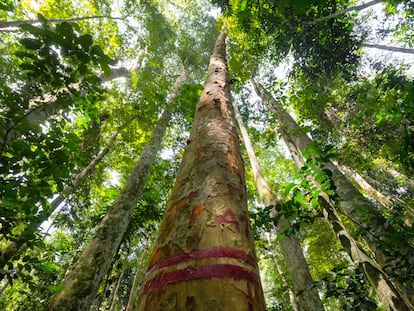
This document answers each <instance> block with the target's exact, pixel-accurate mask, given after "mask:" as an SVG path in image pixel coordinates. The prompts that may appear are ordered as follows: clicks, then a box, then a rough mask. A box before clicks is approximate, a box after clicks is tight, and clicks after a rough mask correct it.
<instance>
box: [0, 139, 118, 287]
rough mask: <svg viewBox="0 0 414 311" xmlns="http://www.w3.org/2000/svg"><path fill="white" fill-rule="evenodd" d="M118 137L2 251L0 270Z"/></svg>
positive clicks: (21, 248) (103, 155) (91, 169)
mask: <svg viewBox="0 0 414 311" xmlns="http://www.w3.org/2000/svg"><path fill="white" fill-rule="evenodd" d="M117 136H118V132H116V133H114V134H113V135H112V137H111V138H110V140H109V141H108V143H107V145H106V146H105V148H103V149H102V150H101V151H100V152H99V154H98V155H97V156H96V158H94V159H93V160H92V161H91V162H90V163H89V164H88V166H86V167H85V168H84V169H83V170H82V171H81V172H80V173H79V174H77V175H76V176H75V177H74V179H73V182H72V184H71V185H70V186H66V187H65V188H64V189H63V191H62V193H60V194H59V195H58V196H57V197H56V198H54V199H53V200H52V201H51V202H50V207H49V208H47V209H45V210H44V211H43V212H42V213H41V214H40V215H38V216H37V220H36V221H35V222H34V223H32V224H29V225H28V227H27V228H26V229H24V230H23V232H22V233H20V235H19V236H18V237H16V238H15V240H14V241H13V242H11V243H10V244H9V245H8V246H7V247H5V248H4V249H3V250H1V251H0V269H1V268H3V267H4V266H5V265H6V264H7V263H8V262H9V261H10V260H11V259H12V258H14V257H15V256H16V255H17V254H18V253H20V252H21V251H22V250H24V249H25V245H26V243H27V242H28V241H29V240H30V239H31V238H33V234H34V233H35V232H36V231H37V230H38V228H39V227H40V225H41V224H42V223H43V222H44V221H46V220H47V219H48V218H49V217H50V216H51V215H52V214H53V213H54V212H55V211H56V209H57V208H58V207H59V205H60V204H61V203H62V202H63V201H64V200H65V198H66V197H67V196H69V195H71V194H72V193H73V192H74V191H75V190H76V189H77V188H78V187H79V186H80V185H81V183H82V182H83V180H84V179H85V177H86V176H88V175H89V174H90V172H92V171H93V169H94V168H95V167H96V165H98V163H100V162H101V161H102V159H103V158H104V157H105V155H106V154H107V153H108V152H109V149H110V147H111V145H112V143H113V142H114V141H115V139H116V138H117ZM3 277H4V274H1V273H0V279H2V278H3Z"/></svg>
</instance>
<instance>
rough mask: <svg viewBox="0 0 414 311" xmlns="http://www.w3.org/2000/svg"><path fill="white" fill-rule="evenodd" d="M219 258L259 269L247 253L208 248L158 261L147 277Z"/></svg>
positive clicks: (150, 268)
mask: <svg viewBox="0 0 414 311" xmlns="http://www.w3.org/2000/svg"><path fill="white" fill-rule="evenodd" d="M219 257H229V258H235V259H238V260H241V261H243V262H245V263H247V264H249V265H251V266H253V267H257V265H256V260H255V259H254V258H253V257H252V256H250V255H248V254H246V253H245V252H243V251H241V250H239V249H234V248H226V247H213V248H206V249H197V250H193V251H189V252H185V253H181V254H179V255H176V256H172V257H169V258H166V259H162V260H159V261H157V262H156V263H155V264H154V265H152V266H151V267H149V268H148V271H147V275H148V274H150V273H151V272H153V271H155V270H158V269H161V268H164V267H168V266H172V265H176V264H179V263H182V262H186V261H190V260H200V259H205V258H219Z"/></svg>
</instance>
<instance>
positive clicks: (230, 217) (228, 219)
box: [216, 208, 240, 232]
mask: <svg viewBox="0 0 414 311" xmlns="http://www.w3.org/2000/svg"><path fill="white" fill-rule="evenodd" d="M216 223H217V224H218V225H220V224H230V225H234V226H235V227H236V230H237V232H240V224H239V222H238V220H237V218H236V215H234V213H233V211H232V210H231V209H229V208H228V209H226V211H225V212H224V214H223V215H221V216H220V218H219V219H217V222H216Z"/></svg>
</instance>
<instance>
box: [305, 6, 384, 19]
mask: <svg viewBox="0 0 414 311" xmlns="http://www.w3.org/2000/svg"><path fill="white" fill-rule="evenodd" d="M386 1H387V0H372V1H369V2H367V3H364V4H361V5H356V6H353V7H350V8H346V9H343V10H340V11H337V12H335V13H332V14H329V15H327V16H323V17H320V18H317V19H315V20H313V21H312V22H310V23H308V24H316V23H319V22H323V21H327V20H330V19H331V18H334V17H337V16H340V15H343V14H346V13H349V12H352V11H361V10H363V9H366V8H368V7H370V6H374V5H376V4H378V3H382V2H386Z"/></svg>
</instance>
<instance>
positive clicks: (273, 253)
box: [267, 234, 299, 311]
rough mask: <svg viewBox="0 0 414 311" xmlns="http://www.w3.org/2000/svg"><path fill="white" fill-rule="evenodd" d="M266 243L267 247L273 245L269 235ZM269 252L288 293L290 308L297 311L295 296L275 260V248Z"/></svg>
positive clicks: (277, 261)
mask: <svg viewBox="0 0 414 311" xmlns="http://www.w3.org/2000/svg"><path fill="white" fill-rule="evenodd" d="M267 242H268V243H269V245H271V246H272V245H273V241H272V239H271V237H270V234H269V235H268V236H267ZM271 252H272V258H273V262H274V264H275V266H276V270H277V272H278V273H279V276H280V279H281V281H282V284H283V286H284V287H285V288H286V289H287V291H288V294H289V300H290V304H291V307H292V309H293V311H299V308H298V305H297V303H296V296H295V294H294V293H293V291H292V289H291V288H290V286H289V284H288V281H287V278H286V276H285V273H284V271H283V270H282V267H281V266H280V264H279V260H278V259H277V248H276V247H271Z"/></svg>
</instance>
